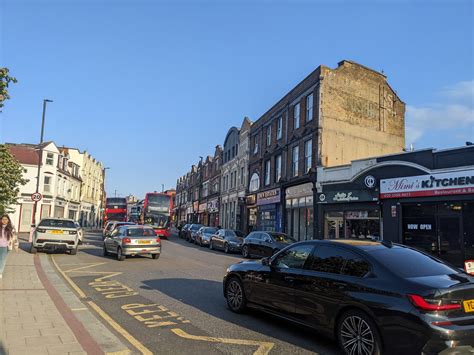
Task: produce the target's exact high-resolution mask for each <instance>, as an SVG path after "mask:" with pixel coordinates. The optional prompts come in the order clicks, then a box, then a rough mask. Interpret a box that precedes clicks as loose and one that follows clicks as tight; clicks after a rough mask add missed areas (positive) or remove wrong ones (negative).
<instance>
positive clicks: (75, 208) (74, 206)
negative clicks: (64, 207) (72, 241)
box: [68, 202, 79, 221]
mask: <svg viewBox="0 0 474 355" xmlns="http://www.w3.org/2000/svg"><path fill="white" fill-rule="evenodd" d="M78 213H79V204H78V203H75V202H69V206H68V218H69V219H72V220H74V221H77V219H78Z"/></svg>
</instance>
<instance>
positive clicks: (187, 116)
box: [0, 0, 474, 196]
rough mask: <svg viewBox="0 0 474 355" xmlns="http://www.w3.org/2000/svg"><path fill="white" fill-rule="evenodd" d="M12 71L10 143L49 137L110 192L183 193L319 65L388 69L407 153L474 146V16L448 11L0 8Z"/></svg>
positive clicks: (468, 4)
mask: <svg viewBox="0 0 474 355" xmlns="http://www.w3.org/2000/svg"><path fill="white" fill-rule="evenodd" d="M0 4H1V5H0V11H1V18H0V19H1V34H0V35H1V36H0V39H1V43H0V45H1V46H0V65H2V66H7V67H8V68H10V71H11V73H12V74H13V75H15V76H16V77H17V78H18V80H19V82H18V84H17V85H15V86H14V87H13V88H12V89H11V95H12V99H11V100H10V101H9V102H7V103H6V106H5V108H4V112H3V113H1V114H0V141H6V142H31V143H33V142H37V141H38V140H39V130H40V120H41V107H42V99H43V98H50V99H53V100H54V103H52V104H50V106H49V107H48V112H47V124H46V133H45V137H46V139H47V140H54V141H55V142H56V143H58V144H59V145H66V146H76V147H79V148H80V149H86V150H87V151H89V152H90V153H91V154H92V155H94V156H95V157H97V158H98V159H100V160H102V161H103V162H104V164H105V166H108V167H110V168H111V169H110V170H108V171H107V172H108V176H107V179H108V181H107V189H108V191H109V192H113V191H114V190H115V189H117V191H118V193H119V194H121V195H127V194H129V193H133V194H136V195H138V196H142V195H143V194H144V193H145V192H146V191H150V190H159V189H161V184H165V186H166V187H167V188H168V187H173V186H174V185H175V182H176V178H177V177H178V176H180V175H182V174H183V173H185V172H186V171H187V170H188V169H189V167H190V166H191V164H192V163H194V162H196V161H197V160H198V156H200V155H202V156H205V155H208V154H212V153H213V152H214V147H215V146H216V145H217V144H223V140H224V137H225V135H226V133H227V130H228V129H229V127H231V126H233V125H235V126H239V125H240V124H241V122H242V119H243V117H244V116H249V117H250V118H251V119H254V120H255V119H257V118H258V117H259V116H260V115H261V114H262V113H264V112H265V111H266V110H267V109H268V108H270V107H271V106H272V104H273V103H275V102H276V100H278V99H279V98H281V97H282V96H283V95H284V94H285V93H286V92H288V91H289V90H290V89H291V88H292V87H293V86H294V85H295V84H297V83H298V82H299V81H300V80H301V79H303V78H304V77H305V76H306V75H307V74H308V73H309V72H311V71H312V70H313V69H315V68H316V67H317V66H318V65H320V64H324V65H327V66H329V67H332V68H335V67H336V66H337V62H339V61H340V60H342V59H350V60H354V61H356V62H359V63H361V64H364V65H366V66H369V67H371V68H373V69H376V70H383V71H384V73H385V74H386V75H387V76H388V80H389V82H390V84H391V85H392V87H393V88H394V89H395V90H396V91H397V93H398V94H399V96H400V97H401V99H402V100H403V101H405V103H406V104H407V117H406V127H407V145H409V144H410V143H412V142H413V143H414V145H415V148H424V147H437V148H447V147H453V146H459V145H464V142H465V141H466V140H470V141H473V140H474V113H473V109H474V104H473V101H474V93H473V91H474V84H473V83H474V68H473V62H474V60H473V59H474V58H473V43H474V38H473V37H474V34H473V32H474V27H473V23H474V18H473V17H474V15H473V13H474V9H473V2H472V1H470V0H466V1H459V0H446V1H375V0H374V1H290V0H288V1H281V0H280V1H258V0H257V1H222V0H220V1H217V0H216V1H200V0H195V1H179V0H177V1H140V0H133V1H132V0H129V1H112V0H110V1H104V0H97V1H72V0H55V1H44V0H35V1H24V0H0Z"/></svg>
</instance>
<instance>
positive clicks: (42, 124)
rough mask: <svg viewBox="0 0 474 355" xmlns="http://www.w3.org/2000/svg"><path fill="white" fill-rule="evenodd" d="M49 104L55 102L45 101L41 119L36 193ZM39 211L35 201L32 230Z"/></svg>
mask: <svg viewBox="0 0 474 355" xmlns="http://www.w3.org/2000/svg"><path fill="white" fill-rule="evenodd" d="M48 102H53V100H49V99H44V100H43V115H42V118H41V136H40V143H39V158H38V173H37V175H36V193H38V192H39V184H40V173H41V164H42V163H43V146H42V145H43V139H44V119H45V116H46V104H47V103H48ZM37 209H38V201H36V200H35V203H34V205H33V224H32V225H31V227H32V228H31V230H32V231H33V228H35V227H36V211H37ZM31 238H32V233H30V239H31Z"/></svg>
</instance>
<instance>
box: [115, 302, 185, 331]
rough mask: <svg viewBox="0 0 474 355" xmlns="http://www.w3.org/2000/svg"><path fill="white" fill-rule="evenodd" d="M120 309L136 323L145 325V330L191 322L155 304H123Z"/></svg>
mask: <svg viewBox="0 0 474 355" xmlns="http://www.w3.org/2000/svg"><path fill="white" fill-rule="evenodd" d="M121 308H122V309H123V310H124V311H125V312H127V313H128V314H129V315H131V316H132V317H133V318H135V319H136V320H137V321H139V322H140V323H142V324H145V326H146V327H147V328H157V327H167V326H169V325H178V324H179V323H181V324H186V323H191V321H189V320H187V319H185V318H184V317H181V316H180V315H179V314H178V313H176V312H172V311H170V310H169V309H168V308H166V307H165V306H160V305H158V304H156V303H151V304H142V303H131V304H124V305H123V306H122V307H121ZM153 313H155V314H153ZM156 313H158V314H156ZM151 314H153V315H151ZM144 315H147V316H144Z"/></svg>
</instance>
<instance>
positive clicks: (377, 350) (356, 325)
mask: <svg viewBox="0 0 474 355" xmlns="http://www.w3.org/2000/svg"><path fill="white" fill-rule="evenodd" d="M337 340H338V342H339V346H340V348H341V349H342V351H343V352H344V353H345V354H357V355H366V354H367V355H380V354H381V353H382V341H381V339H380V335H379V332H378V330H377V327H376V326H375V323H374V322H373V321H372V320H371V319H370V317H369V316H367V315H366V314H365V313H363V312H361V311H357V310H352V311H349V312H346V313H344V314H343V315H342V316H341V318H340V319H339V322H338V325H337Z"/></svg>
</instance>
